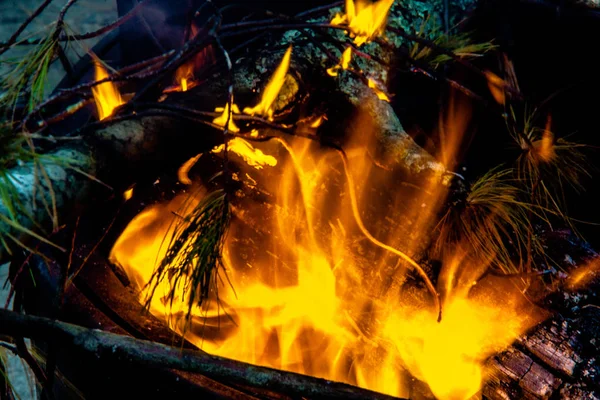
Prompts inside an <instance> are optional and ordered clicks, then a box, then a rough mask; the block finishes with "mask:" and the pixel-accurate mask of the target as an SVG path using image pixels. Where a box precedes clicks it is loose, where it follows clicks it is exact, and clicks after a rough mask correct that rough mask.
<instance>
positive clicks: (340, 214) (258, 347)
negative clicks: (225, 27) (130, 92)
mask: <svg viewBox="0 0 600 400" xmlns="http://www.w3.org/2000/svg"><path fill="white" fill-rule="evenodd" d="M448 123H451V122H450V121H449V122H448ZM352 126H354V130H355V131H354V135H353V137H352V138H351V140H350V141H349V142H348V144H347V147H346V148H345V150H346V154H347V162H345V161H343V160H342V159H341V158H340V156H339V154H338V153H336V152H335V151H333V150H324V149H321V148H319V147H318V146H317V145H316V144H315V143H314V142H312V141H310V140H307V139H303V138H300V137H297V138H294V140H293V141H292V142H291V143H288V142H286V141H283V140H282V139H274V141H272V142H271V143H262V144H260V145H262V146H264V147H261V148H260V149H259V148H257V147H254V146H253V145H251V144H250V143H248V142H246V141H244V140H243V139H240V138H235V139H232V140H231V141H230V142H229V147H228V148H229V150H231V151H232V154H233V153H235V154H237V155H238V156H239V157H238V158H239V159H240V160H242V161H240V162H239V163H238V164H239V167H240V172H239V175H240V176H246V177H247V178H248V179H249V180H251V181H252V187H253V188H254V187H257V185H260V186H261V187H260V189H261V191H262V190H264V193H269V194H270V197H271V198H272V204H269V206H264V205H262V202H256V203H255V202H253V200H252V199H251V198H247V199H246V200H247V201H243V200H242V201H243V203H242V204H243V205H244V207H240V209H239V210H238V211H237V212H236V218H235V219H234V220H233V222H232V225H231V228H230V231H229V234H228V236H227V239H226V243H225V245H224V249H223V263H224V270H225V271H226V273H227V278H225V277H223V279H220V280H219V279H217V281H218V282H219V283H218V284H217V287H218V298H217V295H216V292H213V293H212V298H211V300H210V301H209V302H207V303H205V304H204V305H203V307H202V308H201V309H200V308H195V309H193V310H192V318H191V320H186V318H185V315H186V312H187V304H188V301H187V300H188V299H186V298H185V296H184V292H183V288H181V287H176V288H172V287H171V286H170V283H169V281H168V280H164V281H162V282H160V286H159V287H158V288H157V289H156V292H155V295H154V296H153V297H152V299H151V303H150V310H151V312H152V313H154V314H155V315H157V316H159V317H161V318H163V319H164V320H165V322H166V323H168V324H169V326H170V327H171V328H172V329H174V330H176V331H177V332H179V333H181V334H185V335H186V337H187V338H188V339H189V340H191V341H193V342H194V343H195V344H196V345H197V346H199V347H200V348H202V349H203V350H205V351H207V352H209V353H213V354H219V355H221V356H225V357H230V358H235V359H238V360H242V361H246V362H249V363H253V364H259V365H264V366H269V367H273V368H279V369H284V370H288V371H293V372H298V373H304V374H310V375H314V376H318V377H322V378H326V379H331V380H337V381H341V382H346V383H350V384H354V385H359V386H361V387H365V388H368V389H371V390H375V391H379V392H382V393H387V394H390V395H394V396H400V397H408V396H409V395H410V391H411V388H410V385H411V384H410V382H411V379H412V378H413V377H414V378H417V379H419V380H421V381H423V382H426V383H427V384H428V385H429V388H430V389H431V391H432V393H433V394H434V395H435V396H436V397H437V398H438V399H443V400H454V399H460V400H463V399H469V398H471V397H472V396H473V395H476V394H477V393H478V392H479V391H480V388H481V385H482V383H483V381H484V379H485V378H486V371H485V370H484V367H483V365H484V361H485V360H486V358H488V357H489V356H491V355H492V354H494V353H495V352H498V351H501V350H502V349H504V348H506V347H507V346H508V345H510V343H511V342H512V341H513V340H514V339H516V338H517V337H518V336H519V335H520V334H522V333H523V332H524V331H525V330H526V329H528V328H529V327H530V326H531V325H532V324H533V323H535V322H537V320H536V319H535V318H534V316H533V315H532V312H531V310H528V309H525V308H524V307H522V304H521V301H520V298H521V297H519V296H520V292H519V291H518V290H515V291H514V293H512V292H509V290H508V289H507V288H502V289H499V288H500V287H501V282H495V281H494V282H491V283H490V282H489V281H487V280H486V279H497V278H493V277H489V276H488V278H485V279H481V276H482V274H483V272H484V271H485V270H486V267H487V261H489V260H487V261H486V260H473V259H471V258H470V257H469V254H468V253H467V252H466V251H460V250H455V251H454V253H453V254H449V255H446V256H445V259H444V260H443V261H444V263H443V265H444V266H443V269H442V272H441V273H440V279H439V282H438V290H439V292H440V293H442V294H443V304H444V316H443V319H442V321H441V323H437V322H436V319H437V318H436V317H437V309H436V308H435V306H434V301H433V299H432V298H431V296H429V295H428V292H427V291H424V290H423V291H421V290H419V289H415V286H414V285H406V286H405V285H404V283H405V282H406V281H407V278H408V273H409V271H410V269H411V266H410V265H409V264H408V263H404V262H403V261H402V260H401V259H400V257H399V256H398V254H397V253H394V252H391V251H387V250H383V249H382V247H381V246H376V245H373V243H374V242H375V241H381V242H385V243H389V244H391V245H393V247H394V248H397V249H402V251H403V252H404V253H406V254H417V253H419V251H420V249H422V245H423V242H424V241H426V240H427V238H428V237H429V235H430V232H431V228H432V226H434V225H435V223H436V221H437V220H436V215H438V213H439V205H440V204H441V203H442V201H443V199H444V198H445V196H446V195H447V192H446V190H447V187H446V186H443V185H440V184H439V183H438V182H439V177H431V179H429V180H427V181H425V182H423V186H422V188H421V189H422V190H419V191H416V192H414V191H411V192H410V193H409V192H406V191H405V190H408V189H403V188H398V186H397V185H395V181H394V178H393V177H392V176H390V174H389V173H388V172H386V171H384V170H382V169H381V168H377V167H376V166H375V165H374V162H373V160H372V158H371V157H370V156H369V154H373V153H374V152H373V151H372V150H373V149H374V148H375V146H377V142H376V138H375V135H374V133H375V132H376V128H375V127H374V126H373V121H372V119H370V118H369V117H368V113H367V112H365V113H361V114H360V115H359V117H358V118H357V119H356V121H355V123H353V124H352ZM448 132H450V133H451V134H453V135H458V136H460V135H461V134H462V133H461V132H459V129H448ZM458 142H460V137H457V138H454V139H453V141H452V143H453V145H448V146H446V147H445V151H447V152H452V151H457V149H458V148H459V147H460V146H458V145H454V143H458ZM256 146H259V144H256ZM221 151H223V146H220V147H218V148H216V149H215V150H213V152H217V153H218V152H221ZM276 155H277V156H276ZM447 156H450V154H447ZM194 162H195V161H194ZM263 173H264V175H263ZM265 176H266V177H268V179H266V178H265ZM261 177H262V178H261ZM273 177H278V178H277V179H273ZM350 177H351V179H350ZM409 194H410V195H409ZM200 201H201V196H196V197H193V198H191V199H190V198H189V197H187V196H186V195H180V196H178V197H177V198H175V199H174V200H173V201H172V202H170V203H166V204H159V205H154V206H151V207H148V208H147V209H146V210H144V211H143V212H142V213H140V214H139V215H138V216H136V217H135V218H134V219H133V220H132V221H131V223H130V224H129V225H128V226H127V228H126V229H125V231H124V232H123V233H122V235H121V236H120V237H119V239H118V240H117V242H116V243H115V245H114V247H113V249H112V251H111V255H110V259H111V261H112V262H115V263H117V264H119V265H120V266H122V267H123V268H124V269H125V270H126V271H127V273H128V275H129V277H130V279H131V281H132V282H133V283H134V286H135V288H136V289H137V290H139V291H140V294H139V295H140V299H141V300H146V298H147V295H148V291H149V288H148V287H147V285H146V284H147V283H148V282H149V281H150V277H151V276H152V273H153V270H154V266H155V265H156V264H155V263H156V260H161V259H162V258H163V257H164V255H165V253H166V251H167V248H166V246H165V245H164V243H169V242H170V240H171V237H172V235H173V229H174V226H175V224H174V223H173V222H174V221H175V218H177V219H178V220H179V221H181V220H182V219H183V220H185V216H186V215H187V214H188V213H189V212H190V211H191V210H192V209H193V208H194V206H195V205H196V204H198V203H199V202H200ZM259 203H260V204H259ZM353 203H356V204H353ZM360 216H363V217H362V218H361V219H360V221H361V222H360V223H358V221H359V217H360ZM363 220H364V221H363ZM362 224H364V225H365V226H366V229H368V230H369V232H371V233H372V238H368V237H366V234H365V233H364V231H363V230H361V228H360V225H362ZM375 238H376V239H375ZM387 247H389V248H391V247H392V246H387ZM386 249H387V248H386ZM448 253H450V252H448ZM228 281H230V282H231V286H230V285H229V284H227V283H225V282H228ZM476 282H477V283H476ZM172 289H174V290H175V292H176V294H178V296H177V301H175V302H173V304H168V303H166V304H165V302H163V301H162V299H163V297H164V295H166V294H168V293H169V292H170V291H171V290H172ZM498 292H501V293H502V296H501V297H500V296H499V294H498ZM499 298H501V299H502V300H501V301H498V300H497V299H499ZM186 327H187V328H188V329H186Z"/></svg>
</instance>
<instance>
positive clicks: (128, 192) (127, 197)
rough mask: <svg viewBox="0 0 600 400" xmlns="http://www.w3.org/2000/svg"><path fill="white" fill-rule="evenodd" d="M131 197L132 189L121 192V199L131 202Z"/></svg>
mask: <svg viewBox="0 0 600 400" xmlns="http://www.w3.org/2000/svg"><path fill="white" fill-rule="evenodd" d="M132 197H133V188H132V187H130V188H129V189H127V190H126V191H124V192H123V199H124V200H125V201H128V200H131V198H132Z"/></svg>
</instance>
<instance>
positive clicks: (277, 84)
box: [244, 46, 292, 119]
mask: <svg viewBox="0 0 600 400" xmlns="http://www.w3.org/2000/svg"><path fill="white" fill-rule="evenodd" d="M291 59H292V46H290V47H288V49H287V50H286V52H285V54H284V55H283V58H282V59H281V62H280V63H279V65H278V66H277V69H276V70H275V72H274V73H273V75H272V76H271V79H270V80H269V82H268V83H267V86H266V87H265V89H264V91H263V94H262V97H261V100H260V103H258V104H257V105H256V106H254V107H246V108H244V114H248V115H257V114H258V115H261V116H263V117H267V118H269V119H273V113H274V111H275V110H273V103H274V102H275V100H276V99H277V96H278V95H279V92H280V91H281V88H282V87H283V84H284V82H285V76H286V75H287V71H288V68H289V67H290V60H291Z"/></svg>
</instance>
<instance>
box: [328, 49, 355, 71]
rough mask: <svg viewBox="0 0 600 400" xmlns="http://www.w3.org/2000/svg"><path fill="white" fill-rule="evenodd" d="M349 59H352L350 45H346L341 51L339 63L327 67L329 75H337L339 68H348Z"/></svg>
mask: <svg viewBox="0 0 600 400" xmlns="http://www.w3.org/2000/svg"><path fill="white" fill-rule="evenodd" d="M350 60H352V47H350V46H348V47H346V50H344V52H343V53H342V57H341V58H340V62H339V64H338V65H335V66H333V67H331V68H328V69H327V74H329V75H330V76H337V75H338V71H339V70H340V69H348V67H349V66H350Z"/></svg>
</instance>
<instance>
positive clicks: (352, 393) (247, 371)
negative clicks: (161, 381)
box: [0, 309, 395, 400]
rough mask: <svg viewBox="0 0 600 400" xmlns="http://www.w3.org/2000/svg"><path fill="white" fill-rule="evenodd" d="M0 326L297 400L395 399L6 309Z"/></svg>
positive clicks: (115, 357)
mask: <svg viewBox="0 0 600 400" xmlns="http://www.w3.org/2000/svg"><path fill="white" fill-rule="evenodd" d="M0 321H1V323H0V332H2V333H4V334H7V335H10V336H14V337H29V338H31V339H34V340H35V339H40V340H53V341H55V342H57V343H61V344H66V345H74V346H76V347H78V348H79V349H81V350H84V351H86V352H88V353H90V354H92V355H95V356H96V357H98V358H100V359H104V360H107V361H108V360H111V361H113V360H114V361H115V362H127V363H131V364H136V365H142V366H144V367H154V368H173V369H177V370H180V371H189V372H195V373H199V374H202V375H205V376H207V377H209V378H212V379H215V380H217V381H219V382H226V383H231V384H239V385H245V386H251V387H259V388H265V389H268V390H270V391H273V392H277V393H283V394H286V395H289V396H293V397H295V398H299V397H305V398H315V399H316V398H318V399H348V400H354V399H356V400H363V399H373V400H392V399H395V398H394V397H391V396H388V395H384V394H381V393H377V392H373V391H370V390H366V389H361V388H358V387H355V386H351V385H348V384H345V383H339V382H333V381H328V380H325V379H321V378H315V377H311V376H306V375H301V374H297V373H293V372H284V371H279V370H276V369H272V368H266V367H259V366H256V365H252V364H248V363H244V362H240V361H235V360H231V359H228V358H225V357H219V356H213V355H210V354H207V353H205V352H202V351H196V350H188V349H181V348H178V347H172V346H167V345H164V344H160V343H156V342H152V341H148V340H141V339H136V338H133V337H129V336H123V335H117V334H114V333H110V332H104V331H101V330H97V329H87V328H83V327H81V326H78V325H74V324H69V323H65V322H61V321H54V320H51V319H48V318H42V317H36V316H31V315H24V314H19V313H16V312H13V311H8V310H3V309H0Z"/></svg>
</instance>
